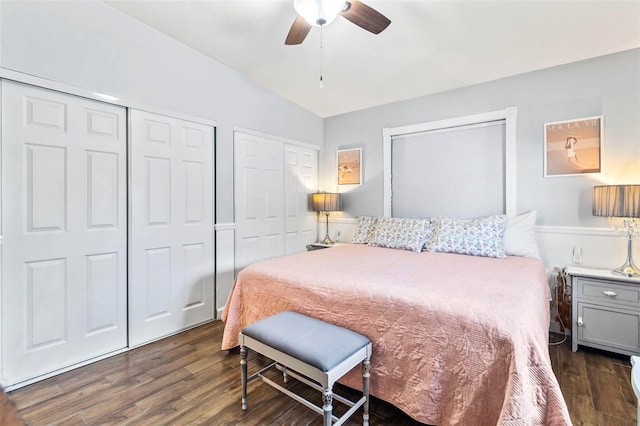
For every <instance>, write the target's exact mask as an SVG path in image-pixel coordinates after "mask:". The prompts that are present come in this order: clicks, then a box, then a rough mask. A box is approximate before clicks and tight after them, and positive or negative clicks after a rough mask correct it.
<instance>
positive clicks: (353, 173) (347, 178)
mask: <svg viewBox="0 0 640 426" xmlns="http://www.w3.org/2000/svg"><path fill="white" fill-rule="evenodd" d="M337 158H338V170H337V173H338V185H360V184H361V183H362V148H351V149H339V150H338V155H337Z"/></svg>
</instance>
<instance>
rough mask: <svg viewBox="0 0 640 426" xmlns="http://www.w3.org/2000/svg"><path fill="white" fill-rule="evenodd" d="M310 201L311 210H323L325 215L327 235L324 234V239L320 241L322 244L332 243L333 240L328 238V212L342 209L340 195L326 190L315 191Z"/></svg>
mask: <svg viewBox="0 0 640 426" xmlns="http://www.w3.org/2000/svg"><path fill="white" fill-rule="evenodd" d="M312 203H313V211H316V212H324V214H325V215H326V217H327V225H326V231H327V235H325V237H324V240H322V241H320V242H321V243H322V244H334V241H333V240H332V239H331V238H329V213H331V212H339V211H341V210H342V195H341V194H336V193H328V192H319V193H315V194H313V196H312Z"/></svg>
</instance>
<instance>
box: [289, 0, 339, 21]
mask: <svg viewBox="0 0 640 426" xmlns="http://www.w3.org/2000/svg"><path fill="white" fill-rule="evenodd" d="M344 5H345V0H294V2H293V7H294V8H295V9H296V12H298V15H300V16H302V17H303V18H304V19H305V21H307V22H308V23H309V24H311V25H313V26H315V27H323V26H325V25H329V24H330V23H331V22H333V20H334V19H336V17H337V16H338V15H339V14H340V12H342V10H343V9H344Z"/></svg>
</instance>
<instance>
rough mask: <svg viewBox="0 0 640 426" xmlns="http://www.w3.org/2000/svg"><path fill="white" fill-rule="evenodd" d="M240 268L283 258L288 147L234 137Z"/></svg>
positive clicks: (252, 137)
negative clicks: (286, 155)
mask: <svg viewBox="0 0 640 426" xmlns="http://www.w3.org/2000/svg"><path fill="white" fill-rule="evenodd" d="M234 149H235V164H234V174H235V190H234V194H235V216H236V268H237V269H238V270H241V269H242V268H244V267H245V266H247V265H249V264H250V263H253V262H255V261H257V260H261V259H266V258H270V257H277V256H282V255H283V254H284V253H285V247H284V223H285V221H284V210H285V209H284V161H283V155H284V151H283V149H284V144H283V143H282V142H280V141H276V140H272V139H267V138H263V137H260V136H255V135H250V134H246V133H241V132H235V133H234Z"/></svg>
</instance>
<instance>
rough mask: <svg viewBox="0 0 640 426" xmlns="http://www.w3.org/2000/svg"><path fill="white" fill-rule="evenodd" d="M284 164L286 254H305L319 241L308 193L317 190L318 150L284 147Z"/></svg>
mask: <svg viewBox="0 0 640 426" xmlns="http://www.w3.org/2000/svg"><path fill="white" fill-rule="evenodd" d="M284 163H285V182H284V192H285V253H286V254H292V253H297V252H300V251H304V250H305V249H306V246H307V245H308V244H311V243H313V242H315V241H316V240H317V239H318V228H317V227H318V222H317V219H316V212H314V211H313V210H312V209H311V201H310V198H311V194H313V193H314V192H316V190H317V189H318V151H316V150H314V149H309V148H303V147H300V146H296V145H290V144H286V145H285V147H284Z"/></svg>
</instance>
